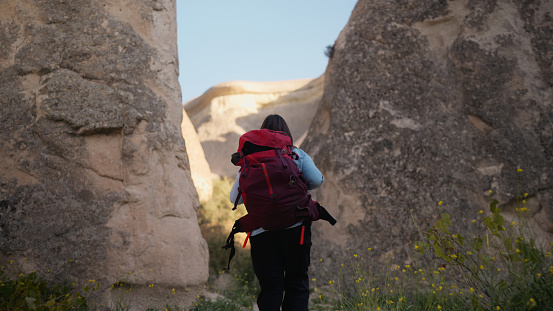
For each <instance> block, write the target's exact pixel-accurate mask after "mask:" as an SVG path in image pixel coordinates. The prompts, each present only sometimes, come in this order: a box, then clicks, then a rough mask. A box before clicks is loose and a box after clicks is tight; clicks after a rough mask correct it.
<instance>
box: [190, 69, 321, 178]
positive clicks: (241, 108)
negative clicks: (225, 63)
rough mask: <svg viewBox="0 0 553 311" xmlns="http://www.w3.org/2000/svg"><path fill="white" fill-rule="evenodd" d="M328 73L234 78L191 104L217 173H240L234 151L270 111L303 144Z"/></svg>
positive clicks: (197, 126)
mask: <svg viewBox="0 0 553 311" xmlns="http://www.w3.org/2000/svg"><path fill="white" fill-rule="evenodd" d="M323 81H324V79H323V77H320V78H317V79H303V80H291V81H278V82H248V81H232V82H227V83H222V84H218V85H216V86H214V87H212V88H210V89H209V90H207V91H206V92H205V93H204V94H203V95H201V96H199V97H197V98H195V99H193V100H191V101H189V102H187V103H186V104H185V106H184V108H185V110H186V113H188V115H189V116H190V120H191V121H192V123H193V124H194V127H195V128H196V131H197V132H198V136H199V138H200V141H201V143H202V147H203V150H204V152H205V156H206V158H207V162H208V163H209V166H210V168H211V171H212V172H213V173H215V174H217V175H220V176H232V177H234V176H236V172H237V169H236V167H235V166H233V165H232V164H231V163H230V155H231V154H232V153H234V152H236V148H238V138H240V136H241V135H242V134H244V133H245V132H247V131H249V130H254V129H259V127H260V126H261V123H262V122H263V120H264V119H265V117H266V116H267V115H269V114H274V113H276V114H279V115H281V116H282V117H283V118H284V119H285V120H286V122H287V123H288V126H289V127H290V131H291V132H292V136H293V137H294V143H295V144H296V145H299V144H300V143H301V141H302V140H303V138H304V137H305V134H306V133H307V129H308V127H309V124H310V123H311V119H312V118H313V115H314V114H315V111H316V109H317V105H318V104H319V102H320V99H321V97H322V93H323V89H322V88H323Z"/></svg>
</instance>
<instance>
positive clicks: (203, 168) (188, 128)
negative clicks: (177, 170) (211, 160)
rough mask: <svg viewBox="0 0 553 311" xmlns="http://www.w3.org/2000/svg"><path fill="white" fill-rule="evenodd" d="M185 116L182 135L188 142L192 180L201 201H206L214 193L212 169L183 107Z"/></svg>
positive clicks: (187, 148) (187, 149)
mask: <svg viewBox="0 0 553 311" xmlns="http://www.w3.org/2000/svg"><path fill="white" fill-rule="evenodd" d="M182 113H183V118H182V123H181V128H182V137H184V142H185V144H186V153H187V154H188V160H189V162H190V173H191V175H192V181H193V182H194V186H195V187H196V191H197V192H198V196H199V197H200V202H205V201H207V200H209V199H210V198H211V194H212V193H213V181H212V175H211V169H210V168H209V164H208V163H207V160H206V159H205V154H204V150H203V148H202V144H201V142H200V139H199V137H198V134H197V133H196V130H195V129H194V125H192V122H190V119H189V118H188V115H187V114H186V111H185V110H184V109H183V111H182Z"/></svg>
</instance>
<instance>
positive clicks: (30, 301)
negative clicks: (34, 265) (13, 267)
mask: <svg viewBox="0 0 553 311" xmlns="http://www.w3.org/2000/svg"><path fill="white" fill-rule="evenodd" d="M98 285H99V284H98V283H95V286H94V287H93V288H91V287H89V286H86V287H85V288H84V292H86V291H89V290H95V289H98ZM0 310H6V311H11V310H22V311H26V310H37V311H40V310H49V311H51V310H56V311H65V310H88V307H87V304H86V299H85V298H83V297H81V295H80V294H79V292H77V291H75V290H74V289H72V288H70V287H69V286H67V285H54V286H48V285H47V284H46V282H45V281H42V280H39V278H38V277H37V274H36V273H35V272H32V273H30V274H27V275H24V274H20V275H19V276H18V277H17V278H14V279H12V278H10V277H8V276H7V275H6V272H5V269H4V267H2V269H0Z"/></svg>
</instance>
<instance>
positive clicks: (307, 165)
mask: <svg viewBox="0 0 553 311" xmlns="http://www.w3.org/2000/svg"><path fill="white" fill-rule="evenodd" d="M293 151H294V152H295V153H296V154H297V155H298V157H299V159H298V160H295V162H296V164H297V165H298V168H299V169H300V170H301V171H302V172H303V176H304V177H305V179H307V182H308V183H309V185H308V186H309V190H312V189H315V188H318V187H320V186H321V185H322V184H323V181H324V180H325V178H324V176H323V174H321V171H319V169H318V168H317V166H316V165H315V163H314V162H313V159H311V157H310V156H309V155H308V154H307V153H305V151H303V150H301V149H299V148H295V149H294V150H293Z"/></svg>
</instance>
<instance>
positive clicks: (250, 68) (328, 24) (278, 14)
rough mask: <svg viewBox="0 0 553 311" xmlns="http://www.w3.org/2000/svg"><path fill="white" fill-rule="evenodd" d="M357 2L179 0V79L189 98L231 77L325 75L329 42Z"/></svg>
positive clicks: (274, 78)
mask: <svg viewBox="0 0 553 311" xmlns="http://www.w3.org/2000/svg"><path fill="white" fill-rule="evenodd" d="M356 2H357V1H356V0H294V1H292V0H278V1H276V0H195V1H193V0H177V23H178V48H179V71H180V76H179V82H180V85H181V88H182V98H183V101H184V102H186V101H188V100H190V99H192V98H194V97H196V96H199V95H201V94H202V93H203V92H205V91H206V90H207V89H208V88H210V87H212V86H214V85H215V84H218V83H222V82H226V81H231V80H248V81H281V80H293V79H303V78H316V77H318V76H320V75H321V74H323V73H324V71H325V69H326V65H327V63H328V58H327V57H326V56H325V55H324V51H325V48H326V46H327V45H331V44H333V43H334V41H335V40H336V38H337V37H338V34H339V33H340V31H341V30H342V29H343V28H344V26H345V25H346V23H347V21H348V18H349V16H350V15H351V11H352V10H353V7H354V6H355V3H356Z"/></svg>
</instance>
